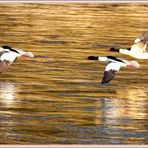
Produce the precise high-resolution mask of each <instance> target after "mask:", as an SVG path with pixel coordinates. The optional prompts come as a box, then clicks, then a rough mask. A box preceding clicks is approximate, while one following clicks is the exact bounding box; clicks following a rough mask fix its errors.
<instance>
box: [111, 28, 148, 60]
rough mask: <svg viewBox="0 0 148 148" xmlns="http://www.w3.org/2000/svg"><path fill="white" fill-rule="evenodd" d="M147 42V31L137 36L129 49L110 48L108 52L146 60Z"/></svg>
mask: <svg viewBox="0 0 148 148" xmlns="http://www.w3.org/2000/svg"><path fill="white" fill-rule="evenodd" d="M147 41H148V31H146V32H144V33H143V34H141V35H140V36H138V37H137V38H136V39H135V42H134V44H133V45H132V46H131V48H127V49H119V48H114V47H112V48H110V51H113V52H119V53H122V54H126V55H129V56H131V57H134V58H137V59H148V52H146V46H147Z"/></svg>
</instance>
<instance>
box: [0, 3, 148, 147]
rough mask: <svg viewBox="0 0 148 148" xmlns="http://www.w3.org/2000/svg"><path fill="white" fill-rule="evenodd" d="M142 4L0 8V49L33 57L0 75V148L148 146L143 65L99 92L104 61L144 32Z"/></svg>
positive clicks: (147, 19) (147, 84)
mask: <svg viewBox="0 0 148 148" xmlns="http://www.w3.org/2000/svg"><path fill="white" fill-rule="evenodd" d="M147 12H148V4H147V3H127V4H123V3H122V4H120V3H106V4H102V3H59V4H58V3H57V4H39V3H38V4H35V3H34V4H33V3H32V4H29V3H1V4H0V44H1V45H10V46H12V47H16V48H21V49H24V50H26V51H31V52H33V53H34V55H35V58H34V59H25V58H19V59H18V60H17V61H16V62H15V63H14V64H13V65H12V66H11V68H10V69H9V70H8V71H7V73H5V74H3V75H1V77H0V120H1V122H0V144H138V145H139V144H140V145H141V144H148V140H147V139H148V126H147V123H148V120H147V118H148V112H147V111H148V110H147V108H148V75H147V73H148V65H147V62H148V61H146V60H139V63H140V64H141V68H140V69H128V70H127V69H124V68H123V69H122V70H121V71H119V73H118V75H117V76H116V77H115V79H114V80H112V81H111V83H110V84H109V85H107V86H101V85H100V82H101V79H102V75H103V71H104V68H105V65H104V63H101V62H99V61H88V60H87V57H88V56H90V55H98V56H106V55H113V56H118V57H122V58H125V59H129V60H133V58H131V57H128V56H124V55H121V54H119V53H110V52H109V50H108V49H109V48H110V47H122V48H126V47H129V46H130V45H131V44H132V43H133V41H134V40H135V38H136V37H137V36H139V35H140V34H141V33H142V32H143V31H146V30H147V29H148V26H147V24H148V13H147Z"/></svg>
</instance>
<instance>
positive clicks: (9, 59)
mask: <svg viewBox="0 0 148 148" xmlns="http://www.w3.org/2000/svg"><path fill="white" fill-rule="evenodd" d="M17 57H30V58H33V57H34V55H33V54H32V53H31V52H24V51H22V50H20V49H16V48H12V47H10V46H2V47H0V73H3V72H5V71H6V70H7V69H8V68H9V66H10V64H12V63H13V62H14V61H15V60H16V58H17Z"/></svg>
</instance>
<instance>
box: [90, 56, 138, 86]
mask: <svg viewBox="0 0 148 148" xmlns="http://www.w3.org/2000/svg"><path fill="white" fill-rule="evenodd" d="M88 59H89V60H99V61H103V62H107V66H106V68H105V71H104V76H103V79H102V82H101V84H106V83H109V82H110V81H111V80H112V79H113V77H114V76H115V75H116V73H117V72H118V71H119V69H120V68H121V67H136V68H139V67H140V65H139V63H138V62H136V61H127V60H123V59H120V58H116V57H114V56H106V57H96V56H89V57H88Z"/></svg>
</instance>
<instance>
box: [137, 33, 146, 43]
mask: <svg viewBox="0 0 148 148" xmlns="http://www.w3.org/2000/svg"><path fill="white" fill-rule="evenodd" d="M140 41H144V42H147V41H148V31H145V32H143V33H142V34H141V35H139V36H138V37H137V38H136V39H135V43H138V42H140Z"/></svg>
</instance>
